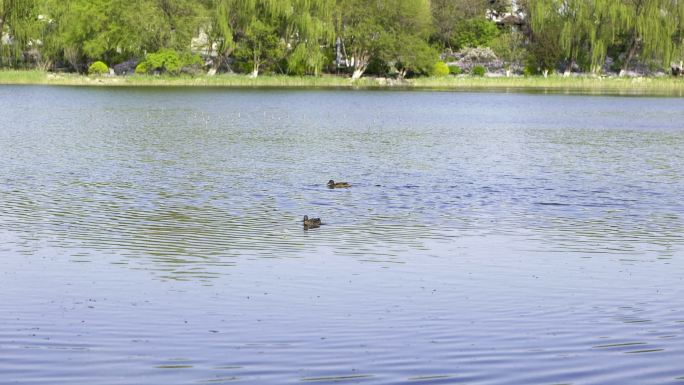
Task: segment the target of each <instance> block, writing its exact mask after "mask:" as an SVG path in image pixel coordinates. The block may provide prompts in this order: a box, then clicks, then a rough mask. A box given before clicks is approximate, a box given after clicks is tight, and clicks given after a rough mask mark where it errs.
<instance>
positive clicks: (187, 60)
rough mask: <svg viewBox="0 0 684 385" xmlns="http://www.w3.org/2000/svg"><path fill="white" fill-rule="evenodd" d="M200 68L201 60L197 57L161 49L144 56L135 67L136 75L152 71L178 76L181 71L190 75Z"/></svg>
mask: <svg viewBox="0 0 684 385" xmlns="http://www.w3.org/2000/svg"><path fill="white" fill-rule="evenodd" d="M201 66H202V58H201V57H200V56H199V55H192V54H189V53H178V52H176V51H174V50H170V49H162V50H159V51H157V52H155V53H150V54H147V56H145V60H144V61H143V62H141V63H140V64H138V65H137V67H135V73H136V74H146V73H150V72H153V71H159V72H166V73H169V74H171V75H178V74H180V73H181V71H182V70H185V71H184V72H188V73H192V72H193V69H199V67H201Z"/></svg>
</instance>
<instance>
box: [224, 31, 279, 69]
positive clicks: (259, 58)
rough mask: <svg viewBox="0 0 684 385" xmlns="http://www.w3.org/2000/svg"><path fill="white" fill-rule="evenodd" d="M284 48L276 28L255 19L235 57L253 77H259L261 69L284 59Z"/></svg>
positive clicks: (239, 45)
mask: <svg viewBox="0 0 684 385" xmlns="http://www.w3.org/2000/svg"><path fill="white" fill-rule="evenodd" d="M284 48H285V47H284V43H283V41H282V40H281V39H280V38H279V36H278V34H277V32H276V29H275V27H274V26H273V25H269V24H266V23H264V22H262V21H261V20H256V19H255V20H253V21H252V23H251V24H250V25H249V26H248V27H247V29H246V30H245V34H244V36H243V37H242V39H241V40H240V43H239V44H238V48H237V49H236V51H235V57H236V59H238V60H241V61H242V62H244V63H245V64H246V65H247V66H248V68H249V70H250V71H251V72H250V75H251V76H252V77H257V76H258V75H259V71H260V70H261V69H263V68H264V67H265V66H267V65H269V64H270V65H273V64H275V63H276V62H277V61H278V60H279V59H281V58H282V56H283V54H284V51H285V50H284Z"/></svg>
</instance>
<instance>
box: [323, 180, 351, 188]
mask: <svg viewBox="0 0 684 385" xmlns="http://www.w3.org/2000/svg"><path fill="white" fill-rule="evenodd" d="M328 187H329V188H347V187H351V185H350V184H349V183H347V182H335V181H334V180H332V179H330V180H329V181H328Z"/></svg>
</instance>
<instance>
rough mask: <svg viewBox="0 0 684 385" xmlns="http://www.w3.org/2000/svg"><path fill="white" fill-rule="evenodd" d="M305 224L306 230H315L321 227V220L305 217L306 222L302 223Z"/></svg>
mask: <svg viewBox="0 0 684 385" xmlns="http://www.w3.org/2000/svg"><path fill="white" fill-rule="evenodd" d="M302 223H303V224H304V229H305V230H308V229H315V228H317V227H320V226H321V218H311V219H309V216H308V215H304V220H303V221H302Z"/></svg>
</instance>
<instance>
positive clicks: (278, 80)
mask: <svg viewBox="0 0 684 385" xmlns="http://www.w3.org/2000/svg"><path fill="white" fill-rule="evenodd" d="M0 84H47V85H66V86H140V87H163V86H170V87H178V86H180V87H184V86H192V87H264V88H380V89H385V88H398V89H417V90H421V89H423V90H447V91H448V90H461V91H513V92H517V91H530V92H553V93H579V94H619V95H666V96H684V78H677V79H675V78H670V77H663V78H634V79H630V78H614V77H613V78H600V77H590V76H586V77H562V76H549V77H548V78H543V77H499V78H487V77H471V76H459V77H453V76H449V77H440V78H437V77H433V78H417V79H410V80H407V81H404V82H397V81H392V80H390V81H387V80H386V79H375V78H362V79H359V80H357V81H352V80H351V79H349V78H346V77H340V76H322V77H312V76H272V75H268V76H259V77H258V78H256V79H254V78H250V77H247V76H244V75H217V76H196V77H191V76H176V77H173V76H151V75H142V76H141V75H134V76H125V77H89V76H84V75H77V74H52V73H46V72H40V71H15V70H12V71H0Z"/></svg>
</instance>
